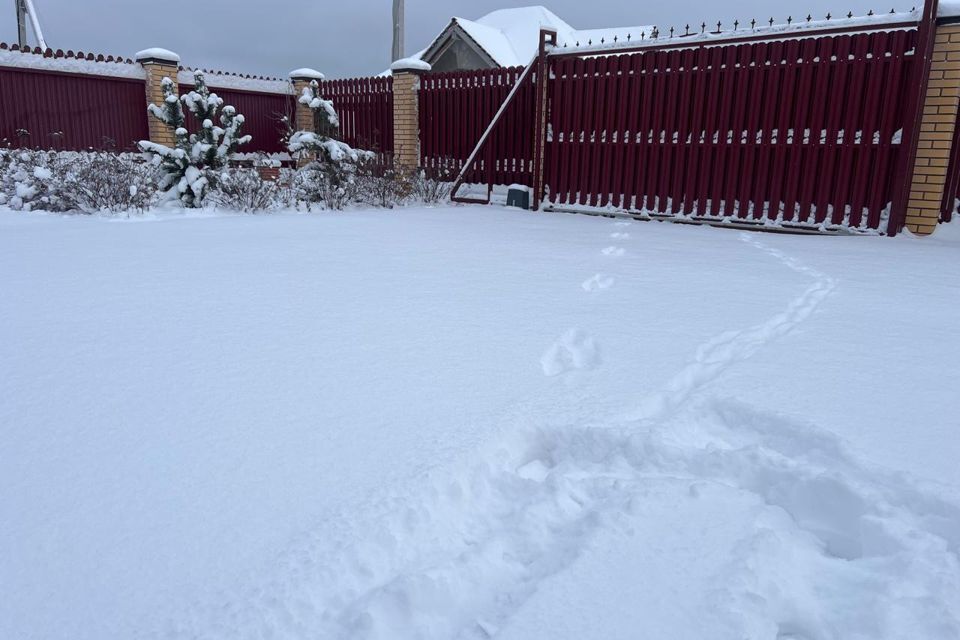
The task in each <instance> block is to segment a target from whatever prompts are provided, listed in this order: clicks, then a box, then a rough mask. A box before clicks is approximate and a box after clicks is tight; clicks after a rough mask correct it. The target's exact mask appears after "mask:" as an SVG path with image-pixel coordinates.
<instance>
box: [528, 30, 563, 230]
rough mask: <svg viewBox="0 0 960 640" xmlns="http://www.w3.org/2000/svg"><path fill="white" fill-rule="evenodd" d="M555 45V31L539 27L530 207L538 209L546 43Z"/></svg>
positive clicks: (544, 127) (543, 138) (546, 80)
mask: <svg viewBox="0 0 960 640" xmlns="http://www.w3.org/2000/svg"><path fill="white" fill-rule="evenodd" d="M548 44H549V45H553V46H556V44H557V32H556V31H553V30H549V29H540V45H539V49H538V54H537V78H536V81H537V84H536V91H537V112H536V120H535V123H536V127H537V130H536V132H535V133H534V141H533V144H534V147H533V200H532V201H531V202H530V209H531V210H532V211H538V210H539V209H540V203H541V202H542V201H543V191H544V189H543V166H544V161H543V160H544V155H545V151H546V144H547V122H548V120H549V119H550V105H549V104H548V102H549V101H550V68H549V66H550V65H549V63H548V61H547V45H548Z"/></svg>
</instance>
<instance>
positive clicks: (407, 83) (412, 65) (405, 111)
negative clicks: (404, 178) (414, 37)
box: [390, 58, 430, 170]
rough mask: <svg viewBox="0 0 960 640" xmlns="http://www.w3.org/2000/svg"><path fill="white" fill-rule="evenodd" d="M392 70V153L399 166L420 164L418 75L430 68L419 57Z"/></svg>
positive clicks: (408, 59)
mask: <svg viewBox="0 0 960 640" xmlns="http://www.w3.org/2000/svg"><path fill="white" fill-rule="evenodd" d="M390 69H391V70H392V71H393V157H394V162H396V164H397V165H398V166H399V167H400V168H403V169H408V170H415V169H417V168H419V167H420V99H419V97H418V95H417V94H418V92H419V91H420V76H421V75H423V74H424V73H427V72H429V71H430V65H429V64H427V63H426V62H423V61H422V60H417V59H415V58H407V59H405V60H397V61H396V62H394V63H393V65H391V67H390Z"/></svg>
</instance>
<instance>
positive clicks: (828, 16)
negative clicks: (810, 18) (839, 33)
mask: <svg viewBox="0 0 960 640" xmlns="http://www.w3.org/2000/svg"><path fill="white" fill-rule="evenodd" d="M832 17H833V16H831V15H830V12H829V11H828V12H827V20H829V19H830V18H832Z"/></svg>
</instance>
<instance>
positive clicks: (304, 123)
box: [290, 68, 336, 132]
mask: <svg viewBox="0 0 960 640" xmlns="http://www.w3.org/2000/svg"><path fill="white" fill-rule="evenodd" d="M323 79H324V76H323V74H322V73H320V72H319V71H316V70H315V69H307V68H304V69H295V70H294V71H291V72H290V81H291V82H293V91H294V95H295V96H296V97H297V108H296V111H295V112H294V115H293V122H291V123H290V124H291V125H292V126H293V130H294V131H314V132H315V131H316V123H315V122H314V119H313V111H312V110H311V109H310V107H308V106H307V105H305V104H300V96H302V95H303V90H304V89H306V88H307V87H309V86H310V83H311V82H313V81H314V80H316V81H317V82H321V81H323ZM334 107H336V105H334Z"/></svg>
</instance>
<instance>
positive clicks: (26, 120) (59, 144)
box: [0, 54, 149, 151]
mask: <svg viewBox="0 0 960 640" xmlns="http://www.w3.org/2000/svg"><path fill="white" fill-rule="evenodd" d="M23 55H32V54H23ZM18 130H25V131H27V132H29V135H26V136H24V135H18ZM148 136H149V132H148V130H147V116H146V109H145V105H144V88H143V81H142V80H137V79H128V78H118V77H111V76H87V75H81V74H76V73H55V72H50V71H43V70H34V69H21V68H15V67H0V144H4V142H3V141H4V140H6V141H7V142H6V143H8V144H10V145H11V146H15V147H20V146H23V147H38V148H42V149H62V150H69V151H81V150H84V149H119V150H127V151H129V150H133V149H134V145H135V143H136V141H137V140H143V139H145V138H147V137H148Z"/></svg>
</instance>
